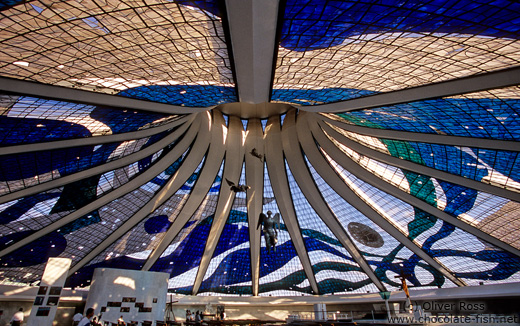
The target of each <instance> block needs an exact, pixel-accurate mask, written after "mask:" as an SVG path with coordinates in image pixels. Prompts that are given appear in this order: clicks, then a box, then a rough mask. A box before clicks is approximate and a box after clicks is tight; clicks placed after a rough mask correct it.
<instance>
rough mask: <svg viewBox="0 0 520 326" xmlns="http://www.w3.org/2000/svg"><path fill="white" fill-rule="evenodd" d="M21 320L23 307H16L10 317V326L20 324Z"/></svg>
mask: <svg viewBox="0 0 520 326" xmlns="http://www.w3.org/2000/svg"><path fill="white" fill-rule="evenodd" d="M22 322H23V308H20V309H18V311H17V312H16V313H15V314H14V315H13V318H11V321H10V323H11V326H20V325H22Z"/></svg>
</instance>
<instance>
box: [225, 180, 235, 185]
mask: <svg viewBox="0 0 520 326" xmlns="http://www.w3.org/2000/svg"><path fill="white" fill-rule="evenodd" d="M226 182H227V184H228V186H230V187H233V186H234V185H235V183H234V182H233V181H230V180H229V179H228V178H226Z"/></svg>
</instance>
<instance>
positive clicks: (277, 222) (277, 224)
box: [273, 213, 280, 231]
mask: <svg viewBox="0 0 520 326" xmlns="http://www.w3.org/2000/svg"><path fill="white" fill-rule="evenodd" d="M273 220H274V223H275V230H276V229H278V231H280V213H276V214H274V216H273Z"/></svg>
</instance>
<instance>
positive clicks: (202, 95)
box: [118, 85, 237, 107]
mask: <svg viewBox="0 0 520 326" xmlns="http://www.w3.org/2000/svg"><path fill="white" fill-rule="evenodd" d="M118 95H120V96H125V97H131V98H136V99H141V100H147V101H154V102H161V103H167V104H173V105H181V106H187V107H207V106H212V105H219V104H224V103H230V102H237V96H236V92H235V88H234V87H226V86H214V85H168V86H163V85H151V86H139V87H136V88H128V89H125V90H124V91H121V92H119V93H118Z"/></svg>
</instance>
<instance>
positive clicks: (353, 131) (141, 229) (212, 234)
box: [0, 0, 520, 296]
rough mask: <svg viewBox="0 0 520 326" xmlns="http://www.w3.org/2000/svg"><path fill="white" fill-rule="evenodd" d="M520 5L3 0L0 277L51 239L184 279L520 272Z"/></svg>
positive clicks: (51, 247)
mask: <svg viewBox="0 0 520 326" xmlns="http://www.w3.org/2000/svg"><path fill="white" fill-rule="evenodd" d="M519 13H520V5H518V4H517V3H515V2H512V1H494V2H491V3H490V2H488V1H450V0H443V1H437V0H432V1H399V2H398V1H324V0H307V1H296V0H286V1H277V0H262V1H258V0H226V1H217V0H214V1H187V0H186V1H183V0H175V1H167V0H164V1H159V0H156V1H124V2H123V1H111V0H110V1H100V0H91V1H81V2H78V1H43V0H40V1H3V2H1V3H0V27H1V29H0V40H1V41H0V68H1V69H0V156H1V163H0V178H1V180H0V283H4V284H37V283H38V281H39V280H40V278H41V274H42V273H43V269H44V267H45V263H46V261H47V259H48V258H49V257H67V258H71V259H72V268H71V271H70V273H69V278H68V280H67V286H70V287H88V286H89V284H90V280H91V277H92V273H93V271H94V269H95V268H98V267H108V268H124V269H136V270H146V271H158V272H166V273H168V274H170V279H169V282H168V288H169V291H170V292H173V293H178V294H191V295H213V294H219V295H245V296H251V295H253V296H256V295H261V296H268V295H275V296H281V295H298V296H300V295H315V294H347V293H365V292H367V291H368V292H379V291H385V290H389V291H392V290H398V289H399V288H400V287H401V284H400V281H399V280H398V279H397V278H396V276H399V275H406V281H407V284H408V286H409V287H410V288H447V287H448V288H449V287H457V286H471V285H478V284H481V283H485V284H494V283H511V282H519V281H520V241H519V239H520V218H519V216H520V203H519V202H520V157H519V152H520V118H519V116H518V115H519V113H520V88H519V86H520V68H519V65H520V62H519V60H520V55H519V53H520V51H519V50H520V43H519V38H520V24H519V23H518V22H519V21H520V14H519ZM227 180H230V181H232V182H234V183H235V184H238V185H247V186H248V187H249V188H248V189H247V190H246V191H238V192H237V191H234V190H232V189H231V188H230V187H229V185H228V183H227ZM268 210H271V211H273V212H276V213H280V216H281V227H280V231H279V233H278V243H277V245H276V251H274V252H273V251H271V252H269V251H268V250H267V247H266V243H265V239H264V237H263V231H262V230H261V227H258V219H259V214H260V213H261V212H266V211H268Z"/></svg>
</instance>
